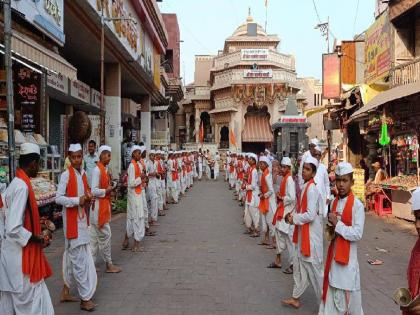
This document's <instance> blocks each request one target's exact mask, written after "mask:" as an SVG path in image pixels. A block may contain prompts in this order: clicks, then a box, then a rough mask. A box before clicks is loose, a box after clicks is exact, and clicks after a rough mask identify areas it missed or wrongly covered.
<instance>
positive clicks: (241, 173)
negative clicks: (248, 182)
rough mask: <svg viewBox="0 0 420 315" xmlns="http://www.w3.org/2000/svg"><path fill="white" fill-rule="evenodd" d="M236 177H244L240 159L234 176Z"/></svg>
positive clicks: (241, 178)
mask: <svg viewBox="0 0 420 315" xmlns="http://www.w3.org/2000/svg"><path fill="white" fill-rule="evenodd" d="M236 178H237V179H239V180H243V179H244V169H243V165H242V161H238V175H237V176H236Z"/></svg>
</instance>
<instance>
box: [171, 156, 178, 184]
mask: <svg viewBox="0 0 420 315" xmlns="http://www.w3.org/2000/svg"><path fill="white" fill-rule="evenodd" d="M171 163H172V181H174V182H176V181H177V180H178V168H177V161H176V160H175V159H172V160H171Z"/></svg>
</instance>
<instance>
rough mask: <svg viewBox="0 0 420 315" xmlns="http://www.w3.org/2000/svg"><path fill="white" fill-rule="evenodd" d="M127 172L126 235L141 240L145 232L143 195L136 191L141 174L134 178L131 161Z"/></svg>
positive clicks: (139, 183)
mask: <svg viewBox="0 0 420 315" xmlns="http://www.w3.org/2000/svg"><path fill="white" fill-rule="evenodd" d="M136 163H138V162H136ZM139 167H140V165H139ZM140 170H141V168H140ZM140 172H141V171H140ZM127 173H128V180H127V226H126V230H127V236H128V237H134V239H135V240H136V241H141V240H142V239H143V237H144V234H145V231H144V208H143V197H142V195H141V192H140V194H137V193H136V187H138V186H139V185H141V176H139V177H137V178H136V173H135V170H134V166H133V163H130V165H129V166H128V171H127ZM142 190H143V187H142Z"/></svg>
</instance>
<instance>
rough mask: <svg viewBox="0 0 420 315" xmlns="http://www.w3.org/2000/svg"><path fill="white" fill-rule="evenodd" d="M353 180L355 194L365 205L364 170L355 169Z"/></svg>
mask: <svg viewBox="0 0 420 315" xmlns="http://www.w3.org/2000/svg"><path fill="white" fill-rule="evenodd" d="M353 179H354V185H353V187H352V190H353V193H354V195H355V196H356V197H357V198H359V199H360V201H362V202H363V203H365V170H364V169H362V168H355V169H353Z"/></svg>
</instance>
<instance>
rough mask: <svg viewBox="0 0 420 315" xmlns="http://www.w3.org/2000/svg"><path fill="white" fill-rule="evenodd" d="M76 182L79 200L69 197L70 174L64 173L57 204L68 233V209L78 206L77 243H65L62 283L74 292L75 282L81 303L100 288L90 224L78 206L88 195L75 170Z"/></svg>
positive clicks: (72, 241) (70, 240) (80, 177)
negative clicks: (93, 256)
mask: <svg viewBox="0 0 420 315" xmlns="http://www.w3.org/2000/svg"><path fill="white" fill-rule="evenodd" d="M75 174H76V179H77V197H67V196H66V195H67V193H66V191H67V184H68V181H69V171H68V170H67V171H65V172H63V174H61V176H60V183H59V184H58V187H57V198H56V203H57V204H59V205H61V206H63V232H64V236H65V235H66V233H67V215H66V214H67V212H66V208H71V207H75V206H78V210H79V215H78V219H77V235H78V237H77V238H75V239H67V238H66V237H65V239H64V242H65V243H64V254H63V265H62V267H63V270H62V271H63V280H64V283H65V284H66V285H67V287H69V288H71V287H72V283H73V280H74V281H75V282H76V286H77V290H78V292H79V296H80V298H81V299H82V300H85V301H88V300H90V299H91V298H92V297H93V295H94V293H95V291H96V285H97V275H96V269H95V263H94V261H93V258H92V253H91V250H90V246H89V243H90V235H89V227H88V224H87V216H86V214H85V212H84V209H83V208H81V207H80V206H79V199H80V197H81V196H83V195H84V194H85V188H84V186H83V179H82V176H83V174H84V171H82V173H79V172H78V171H77V170H75Z"/></svg>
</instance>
